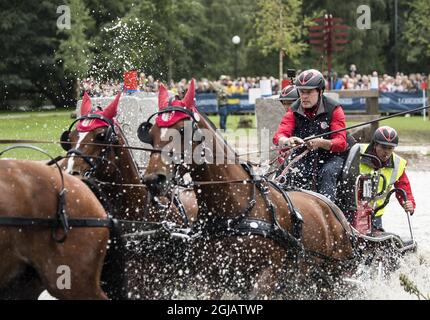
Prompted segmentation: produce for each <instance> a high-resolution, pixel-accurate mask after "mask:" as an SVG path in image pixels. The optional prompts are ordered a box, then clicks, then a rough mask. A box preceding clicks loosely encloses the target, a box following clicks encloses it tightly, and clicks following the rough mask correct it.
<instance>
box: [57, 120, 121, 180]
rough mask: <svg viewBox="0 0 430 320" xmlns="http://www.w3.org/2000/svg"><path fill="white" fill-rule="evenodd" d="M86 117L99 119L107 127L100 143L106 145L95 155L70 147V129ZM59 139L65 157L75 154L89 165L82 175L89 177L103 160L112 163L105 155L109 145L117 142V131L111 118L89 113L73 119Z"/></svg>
mask: <svg viewBox="0 0 430 320" xmlns="http://www.w3.org/2000/svg"><path fill="white" fill-rule="evenodd" d="M88 119H96V120H101V121H103V122H105V123H106V124H107V128H108V129H107V130H106V132H105V133H104V141H102V143H101V144H103V145H106V147H104V148H103V149H102V152H101V154H100V155H99V156H97V157H92V156H88V155H85V154H84V153H83V152H82V151H81V150H78V149H74V148H72V144H71V141H70V133H71V132H72V129H73V127H74V126H75V124H76V123H77V122H79V121H82V120H88ZM60 140H61V147H62V148H63V149H64V150H65V151H67V155H66V157H69V158H70V157H74V156H77V157H79V158H82V159H83V160H84V161H85V162H86V163H87V164H88V165H89V167H90V169H89V170H87V171H85V172H84V173H83V174H82V175H83V176H84V177H85V178H90V177H92V176H94V174H95V172H96V171H97V169H98V168H99V167H100V166H101V165H102V164H103V163H104V162H107V163H108V164H113V163H112V162H111V161H109V160H108V159H107V156H108V155H109V152H110V151H111V148H110V146H111V145H116V144H117V143H118V135H117V132H116V130H115V123H114V122H113V121H112V120H111V119H109V118H106V117H104V116H102V115H100V114H89V115H86V116H82V117H79V118H77V119H76V120H75V121H73V122H72V123H71V125H70V126H69V129H68V130H66V131H64V132H63V133H62V134H61V138H60Z"/></svg>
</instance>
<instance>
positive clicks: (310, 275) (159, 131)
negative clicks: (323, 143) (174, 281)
mask: <svg viewBox="0 0 430 320" xmlns="http://www.w3.org/2000/svg"><path fill="white" fill-rule="evenodd" d="M194 85H195V84H194V80H192V82H191V84H190V88H189V91H188V92H187V95H190V96H191V97H190V98H189V99H187V100H186V101H183V102H184V103H182V104H181V103H176V104H175V103H172V102H171V101H169V99H168V93H167V90H166V88H165V87H164V86H163V85H162V86H161V88H160V93H159V104H160V110H159V112H157V113H155V114H154V115H153V117H155V116H157V118H156V124H155V125H153V126H152V125H150V124H149V123H143V124H142V125H141V127H140V132H139V136H140V137H141V140H142V141H145V142H148V141H152V146H153V147H154V149H158V150H164V152H161V153H159V152H154V153H152V154H151V157H150V161H149V165H148V168H147V173H148V174H149V173H150V174H151V177H154V180H155V181H170V182H172V179H174V177H177V175H178V173H179V172H184V171H186V172H189V174H190V175H191V177H192V180H193V181H192V184H193V185H194V189H195V191H196V196H197V201H198V204H199V208H200V210H199V215H198V217H199V220H198V221H199V225H200V228H199V229H195V231H196V237H195V239H196V241H195V247H194V248H193V250H192V251H193V253H194V255H193V259H194V264H193V265H192V268H191V269H192V270H193V274H194V276H195V277H196V278H195V279H196V280H201V285H202V288H203V290H206V291H207V292H208V293H209V295H210V297H211V298H219V297H220V295H221V294H223V293H224V292H225V291H227V289H228V291H230V292H236V293H238V294H240V295H241V296H242V297H245V298H273V297H277V296H278V294H281V295H283V294H288V293H289V292H286V291H288V290H290V289H292V288H294V286H292V287H291V288H289V287H288V285H289V284H290V283H291V282H292V279H293V278H296V279H295V281H297V282H298V283H302V284H304V283H307V281H308V280H309V281H310V283H311V284H312V285H313V286H309V288H311V287H312V288H313V287H315V283H316V284H317V286H316V287H318V288H322V287H324V286H325V287H329V288H332V285H333V283H335V280H337V279H339V277H340V276H341V275H342V272H343V271H344V270H345V269H346V268H348V267H349V266H351V265H352V264H353V263H355V261H356V254H355V250H354V247H353V245H352V240H351V238H352V237H351V236H352V231H351V229H350V227H349V225H348V223H347V221H346V219H345V218H344V216H343V214H342V212H341V211H340V210H339V209H338V208H337V207H336V206H335V205H334V204H333V203H332V202H330V200H328V199H327V198H325V197H324V196H321V195H318V194H315V193H311V192H284V191H283V190H281V188H279V187H278V186H277V185H276V184H274V183H271V182H269V181H267V180H266V179H265V178H264V177H261V176H259V175H257V174H255V173H254V171H253V168H252V167H251V166H250V165H248V164H246V163H245V164H241V163H239V159H238V156H237V155H236V154H235V153H234V151H233V150H232V149H231V148H230V147H229V146H228V145H227V143H226V142H225V140H224V139H223V138H222V137H221V136H220V135H218V134H217V133H216V131H215V130H214V126H213V125H212V124H211V123H210V122H209V120H208V119H207V118H206V117H204V116H203V115H202V114H200V113H199V112H198V110H197V108H196V106H195V102H194V101H195V100H194V99H193V98H194ZM184 100H185V99H184ZM178 115H181V116H178ZM187 128H191V129H190V130H191V131H192V132H191V135H188V136H187V135H186V134H184V132H186V130H187ZM166 130H169V131H170V132H178V134H177V135H175V134H172V135H171V136H172V137H178V136H179V137H181V140H180V142H179V144H178V143H175V141H172V139H167V136H169V134H168V133H166V132H167V131H166ZM173 140H175V138H173ZM190 144H191V146H192V147H191V148H189V145H190ZM173 145H174V146H175V147H174V148H172V146H173ZM178 145H179V148H178V147H177V146H178ZM190 152H191V153H192V155H190V154H189V153H190ZM174 154H175V155H176V157H173V155H174ZM229 155H232V156H229ZM178 157H179V158H180V161H177V159H178ZM186 159H188V160H190V159H191V160H190V161H189V162H187V161H186ZM176 180H177V179H175V181H176ZM147 183H148V184H150V183H154V181H147ZM165 185H166V186H167V185H168V184H167V183H166V184H165ZM198 235H202V236H200V237H199V236H198ZM308 284H309V283H308ZM318 284H319V285H318ZM287 288H288V289H287ZM310 290H313V289H310ZM298 291H299V292H300V293H302V292H303V291H305V290H304V289H303V287H300V288H298ZM322 291H323V290H322ZM296 293H297V292H296ZM309 294H312V292H309ZM316 294H318V292H316ZM295 297H297V296H295Z"/></svg>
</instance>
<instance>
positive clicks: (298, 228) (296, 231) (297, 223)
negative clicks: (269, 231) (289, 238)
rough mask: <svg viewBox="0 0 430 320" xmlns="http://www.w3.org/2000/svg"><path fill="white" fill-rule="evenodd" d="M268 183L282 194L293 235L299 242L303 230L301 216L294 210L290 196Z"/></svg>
mask: <svg viewBox="0 0 430 320" xmlns="http://www.w3.org/2000/svg"><path fill="white" fill-rule="evenodd" d="M269 183H270V185H271V186H272V187H274V188H275V189H276V190H278V191H279V192H280V193H281V194H282V196H283V197H284V199H285V201H286V202H287V204H288V210H289V211H290V213H291V219H292V220H293V235H294V236H295V237H296V238H297V239H299V240H300V239H301V237H302V229H303V222H304V221H303V216H302V214H301V213H300V212H299V211H298V210H296V208H295V207H294V205H293V201H292V200H291V198H290V196H289V195H288V193H287V192H286V191H285V190H284V189H282V188H281V187H280V186H279V185H278V184H277V183H275V182H274V181H269Z"/></svg>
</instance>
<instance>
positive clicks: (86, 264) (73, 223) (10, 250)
mask: <svg viewBox="0 0 430 320" xmlns="http://www.w3.org/2000/svg"><path fill="white" fill-rule="evenodd" d="M106 218H107V214H106V212H105V210H104V208H103V207H102V205H101V204H100V202H99V201H98V200H97V198H96V197H95V196H94V195H93V193H92V192H91V191H90V190H89V188H88V187H87V186H86V185H85V184H84V183H83V182H82V181H81V180H80V179H77V178H76V177H73V176H71V175H68V174H63V173H61V170H59V169H57V168H53V167H49V166H47V165H45V164H42V163H40V162H36V161H24V160H7V159H0V260H1V261H2V263H1V264H0V299H12V300H15V299H26V300H28V299H37V298H38V297H39V295H40V294H41V293H42V292H43V291H44V290H47V291H48V292H49V293H50V294H51V295H52V296H53V297H56V298H58V299H107V298H108V297H107V295H106V293H105V292H104V291H103V290H102V288H101V286H100V276H101V271H102V266H103V262H104V259H105V255H106V248H107V244H108V240H109V235H110V232H109V221H108V220H106ZM67 278H68V279H67Z"/></svg>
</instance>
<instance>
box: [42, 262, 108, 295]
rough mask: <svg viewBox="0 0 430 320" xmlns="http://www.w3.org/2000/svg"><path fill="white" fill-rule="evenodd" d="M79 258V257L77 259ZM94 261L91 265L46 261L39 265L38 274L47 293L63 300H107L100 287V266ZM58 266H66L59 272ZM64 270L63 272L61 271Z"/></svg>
mask: <svg viewBox="0 0 430 320" xmlns="http://www.w3.org/2000/svg"><path fill="white" fill-rule="evenodd" d="M77 260H79V259H77ZM98 264H99V263H98V262H96V261H94V264H93V265H92V266H91V265H83V266H80V265H79V261H78V262H77V263H70V264H67V263H64V262H63V261H61V263H55V262H53V263H49V264H48V263H47V264H44V265H43V266H41V268H40V271H39V274H40V276H41V279H42V283H43V284H44V285H45V286H46V288H47V291H48V292H49V294H50V295H51V296H53V297H55V298H57V299H65V300H107V299H108V297H107V295H106V294H105V293H104V292H103V290H102V289H101V284H100V275H101V266H98ZM58 266H64V267H67V268H66V269H61V271H60V272H59V269H58ZM63 271H64V273H63Z"/></svg>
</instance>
